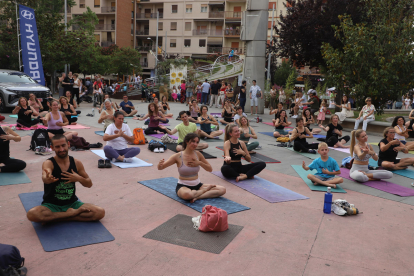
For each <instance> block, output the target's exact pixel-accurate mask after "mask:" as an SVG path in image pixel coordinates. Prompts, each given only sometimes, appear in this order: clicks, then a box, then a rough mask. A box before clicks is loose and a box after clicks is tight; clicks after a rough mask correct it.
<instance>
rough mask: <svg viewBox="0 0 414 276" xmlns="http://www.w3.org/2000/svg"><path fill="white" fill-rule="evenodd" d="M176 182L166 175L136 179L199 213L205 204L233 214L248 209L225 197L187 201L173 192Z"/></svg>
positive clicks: (173, 178) (175, 179) (176, 180)
mask: <svg viewBox="0 0 414 276" xmlns="http://www.w3.org/2000/svg"><path fill="white" fill-rule="evenodd" d="M177 182H178V179H177V178H175V177H166V178H158V179H151V180H145V181H138V183H140V184H142V185H144V186H146V187H148V188H150V189H153V190H154V191H156V192H159V193H161V194H163V195H165V196H167V197H169V198H171V199H174V200H175V201H178V202H180V203H182V204H184V205H185V206H187V207H190V208H192V209H194V210H196V211H197V212H200V213H201V212H202V209H203V207H204V206H205V205H212V206H216V207H217V208H221V209H223V210H225V211H226V212H227V213H228V214H233V213H237V212H241V211H244V210H249V209H250V208H249V207H246V206H244V205H241V204H239V203H237V202H234V201H232V200H230V199H227V198H225V197H216V198H204V199H199V200H196V201H195V202H194V203H190V202H189V201H187V200H184V199H182V198H179V197H178V196H177V193H176V192H175V187H176V186H177ZM190 221H191V220H190Z"/></svg>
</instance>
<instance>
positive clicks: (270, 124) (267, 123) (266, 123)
mask: <svg viewBox="0 0 414 276" xmlns="http://www.w3.org/2000/svg"><path fill="white" fill-rule="evenodd" d="M263 124H265V125H269V126H274V124H273V123H271V122H263Z"/></svg>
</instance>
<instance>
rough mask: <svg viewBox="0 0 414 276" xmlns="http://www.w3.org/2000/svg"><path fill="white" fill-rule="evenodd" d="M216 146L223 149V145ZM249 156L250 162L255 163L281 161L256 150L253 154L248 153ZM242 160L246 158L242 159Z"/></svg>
mask: <svg viewBox="0 0 414 276" xmlns="http://www.w3.org/2000/svg"><path fill="white" fill-rule="evenodd" d="M216 148H218V149H219V150H223V151H224V147H223V146H219V147H216ZM250 157H251V160H250V163H256V162H265V163H281V162H280V161H279V160H276V159H273V158H270V157H267V156H265V155H263V154H260V153H257V152H256V153H255V154H250ZM243 159H244V158H243ZM244 160H246V159H244Z"/></svg>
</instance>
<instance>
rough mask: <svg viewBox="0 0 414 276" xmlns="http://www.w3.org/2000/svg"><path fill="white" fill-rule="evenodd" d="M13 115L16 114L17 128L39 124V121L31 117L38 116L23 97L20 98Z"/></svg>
mask: <svg viewBox="0 0 414 276" xmlns="http://www.w3.org/2000/svg"><path fill="white" fill-rule="evenodd" d="M12 113H13V114H17V127H28V128H31V127H34V128H36V127H37V126H36V125H37V124H38V123H40V119H33V120H32V116H39V113H37V111H36V110H35V109H34V108H33V107H32V106H29V105H28V102H27V99H26V98H25V97H20V99H19V102H18V103H17V106H16V107H15V108H14V109H13V111H12Z"/></svg>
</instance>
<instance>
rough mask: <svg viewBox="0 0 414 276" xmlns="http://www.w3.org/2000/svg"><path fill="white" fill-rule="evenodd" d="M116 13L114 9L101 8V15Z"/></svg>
mask: <svg viewBox="0 0 414 276" xmlns="http://www.w3.org/2000/svg"><path fill="white" fill-rule="evenodd" d="M108 12H116V7H101V13H108Z"/></svg>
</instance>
